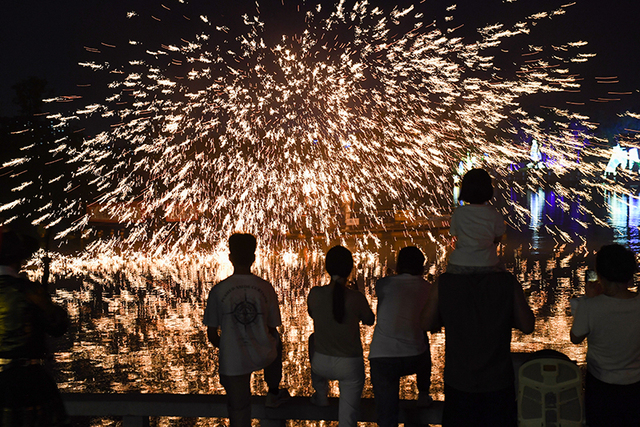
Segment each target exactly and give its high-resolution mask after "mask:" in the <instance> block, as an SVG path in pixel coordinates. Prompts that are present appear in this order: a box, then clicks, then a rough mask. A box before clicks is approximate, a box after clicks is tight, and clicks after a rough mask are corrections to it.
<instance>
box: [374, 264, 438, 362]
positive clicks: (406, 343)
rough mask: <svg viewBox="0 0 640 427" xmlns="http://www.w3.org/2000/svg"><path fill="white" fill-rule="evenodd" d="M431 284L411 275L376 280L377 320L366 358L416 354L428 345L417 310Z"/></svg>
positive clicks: (420, 311)
mask: <svg viewBox="0 0 640 427" xmlns="http://www.w3.org/2000/svg"><path fill="white" fill-rule="evenodd" d="M430 287H431V284H430V283H429V282H427V281H426V280H424V279H423V278H422V276H414V275H411V274H400V275H397V276H390V277H385V278H383V279H380V280H378V282H377V283H376V295H377V296H378V313H377V318H378V320H377V323H376V328H375V330H374V331H373V339H372V341H371V348H370V350H369V359H373V358H376V357H405V356H416V355H418V354H422V353H424V352H425V351H426V350H427V349H428V348H429V347H428V344H427V341H426V336H425V334H424V331H423V330H422V328H421V327H420V313H422V309H423V308H424V306H425V305H426V303H427V297H428V295H429V289H430Z"/></svg>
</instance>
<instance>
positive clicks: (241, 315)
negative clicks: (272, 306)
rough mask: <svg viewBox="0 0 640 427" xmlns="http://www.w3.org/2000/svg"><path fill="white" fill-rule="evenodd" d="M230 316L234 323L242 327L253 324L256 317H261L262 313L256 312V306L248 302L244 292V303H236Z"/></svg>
mask: <svg viewBox="0 0 640 427" xmlns="http://www.w3.org/2000/svg"><path fill="white" fill-rule="evenodd" d="M230 314H232V315H233V318H234V319H235V321H236V322H238V323H240V324H241V325H244V326H248V325H250V324H252V323H254V322H255V321H256V319H257V318H258V316H259V315H262V313H260V312H259V311H258V308H257V307H256V304H255V303H253V302H252V301H249V299H248V298H247V294H246V292H245V294H244V301H240V302H239V303H237V304H236V305H235V307H234V308H233V311H232V312H231V313H230Z"/></svg>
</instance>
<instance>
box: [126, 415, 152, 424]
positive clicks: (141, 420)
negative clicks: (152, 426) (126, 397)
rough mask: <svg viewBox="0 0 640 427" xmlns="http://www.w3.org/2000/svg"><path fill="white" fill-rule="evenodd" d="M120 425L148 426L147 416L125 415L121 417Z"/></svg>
mask: <svg viewBox="0 0 640 427" xmlns="http://www.w3.org/2000/svg"><path fill="white" fill-rule="evenodd" d="M122 427H149V417H144V416H142V417H141V416H132V415H125V416H124V417H122Z"/></svg>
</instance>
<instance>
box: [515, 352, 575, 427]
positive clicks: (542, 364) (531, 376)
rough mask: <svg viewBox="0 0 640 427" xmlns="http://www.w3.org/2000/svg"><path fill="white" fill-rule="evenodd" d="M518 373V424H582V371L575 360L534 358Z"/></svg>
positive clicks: (566, 426)
mask: <svg viewBox="0 0 640 427" xmlns="http://www.w3.org/2000/svg"><path fill="white" fill-rule="evenodd" d="M558 354H561V353H558ZM563 356H564V355H563ZM565 357H566V356H565ZM518 374H519V375H518V382H519V386H518V421H519V425H520V426H521V427H533V426H536V427H581V426H583V425H584V403H583V402H584V401H583V396H582V373H581V372H580V368H578V366H577V365H576V364H575V363H574V362H572V361H571V360H565V359H560V358H553V357H551V358H547V357H543V358H536V359H533V360H530V361H528V362H526V363H524V364H523V365H522V366H521V367H520V370H519V373H518Z"/></svg>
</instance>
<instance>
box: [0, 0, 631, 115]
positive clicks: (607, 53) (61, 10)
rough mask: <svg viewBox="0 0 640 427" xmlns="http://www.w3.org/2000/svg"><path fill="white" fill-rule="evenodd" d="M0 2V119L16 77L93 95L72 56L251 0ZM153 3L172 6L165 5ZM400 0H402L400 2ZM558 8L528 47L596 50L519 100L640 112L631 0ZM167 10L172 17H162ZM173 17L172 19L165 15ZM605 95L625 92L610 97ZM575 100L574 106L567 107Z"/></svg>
mask: <svg viewBox="0 0 640 427" xmlns="http://www.w3.org/2000/svg"><path fill="white" fill-rule="evenodd" d="M5 3H7V4H5V5H3V8H2V13H1V14H0V15H1V16H0V35H1V36H0V40H1V41H2V48H1V49H2V62H1V63H2V65H1V67H0V99H1V100H2V102H1V104H0V116H13V115H15V114H17V108H16V106H15V105H13V104H12V102H11V99H12V97H13V91H12V89H11V86H12V85H14V84H15V83H16V82H17V81H19V80H21V79H24V78H26V77H29V76H37V77H41V78H44V79H46V80H47V81H48V82H49V87H50V90H51V94H52V95H80V96H82V97H83V101H84V102H86V103H90V102H99V101H100V100H101V98H100V97H99V96H102V93H101V92H100V86H101V85H102V84H103V83H101V80H100V79H101V78H102V77H101V76H99V75H98V74H99V73H92V72H90V71H88V70H87V69H83V68H82V67H80V66H78V65H77V63H78V62H80V61H85V60H92V61H96V62H100V61H104V60H105V58H106V59H109V60H110V61H113V63H116V64H117V63H118V62H122V63H124V62H126V61H128V60H130V59H140V58H129V57H127V55H126V50H125V49H120V46H122V45H124V44H127V40H128V39H131V38H134V39H138V40H142V41H144V43H145V44H146V45H147V46H148V47H149V48H150V49H154V50H155V49H160V44H161V43H171V42H174V41H175V42H177V41H178V40H179V38H180V37H183V38H186V39H189V38H191V37H192V36H193V34H194V33H195V31H194V30H193V28H195V27H193V24H192V22H198V21H199V20H198V14H204V15H207V16H209V17H211V19H212V23H213V24H214V25H219V24H224V25H227V26H229V27H231V28H232V31H233V28H234V25H238V28H239V27H240V26H241V21H240V19H241V15H242V13H244V12H252V13H253V10H255V6H254V2H253V1H244V0H243V1H235V0H233V1H231V0H228V1H223V2H221V1H191V2H190V4H188V5H180V4H178V1H177V0H157V1H152V0H132V1H105V0H90V1H88V0H59V1H55V2H46V1H42V0H21V1H12V2H5ZM163 3H164V5H165V6H167V7H168V8H169V9H172V10H171V11H168V10H167V8H165V7H163ZM316 3H317V2H315V1H314V2H306V3H305V2H302V1H301V0H297V1H291V0H282V1H281V0H268V1H262V2H260V8H261V16H262V19H263V20H264V21H265V22H266V23H267V26H268V27H269V28H273V29H274V32H275V33H279V32H284V33H292V32H296V31H298V30H299V29H300V28H302V27H303V25H302V24H301V23H302V22H303V14H302V12H299V11H298V9H299V7H300V9H302V10H304V9H305V8H308V7H310V6H311V5H315V4H316ZM323 3H324V4H325V7H329V6H330V5H331V2H327V1H325V0H323ZM372 3H375V0H373V1H372ZM402 3H403V4H409V2H406V1H404V0H403V1H402ZM453 3H454V2H452V1H447V2H443V1H440V0H425V1H424V2H423V3H422V4H421V5H420V7H422V8H424V10H425V11H426V12H425V18H424V19H425V21H432V20H435V21H436V22H437V24H438V25H439V26H441V28H446V27H447V24H446V23H445V22H444V16H445V15H447V13H446V12H445V11H444V9H445V8H446V7H447V6H449V5H451V4H453ZM568 3H570V1H568V0H567V1H564V2H562V1H552V0H540V1H538V0H536V1H525V0H520V1H519V2H517V3H507V2H502V1H499V0H483V1H477V0H473V1H463V2H459V3H458V4H457V10H456V11H455V12H454V13H453V16H454V17H455V20H454V21H453V23H454V24H452V25H450V26H458V25H460V24H464V27H463V28H461V29H460V30H458V32H459V34H460V35H463V36H465V37H472V34H473V31H472V30H473V29H474V28H476V27H480V26H483V25H485V24H487V23H495V22H504V23H509V22H514V20H515V18H516V17H517V18H520V17H523V16H525V14H524V13H523V12H529V11H541V10H551V9H552V8H553V7H554V6H559V5H563V4H568ZM348 4H350V3H349V2H348ZM380 4H382V5H384V4H385V3H384V2H382V3H380ZM132 10H135V11H137V12H138V13H139V16H138V17H136V18H135V19H136V20H135V21H134V20H132V19H129V20H128V19H127V18H126V16H125V15H126V12H128V11H132ZM567 10H568V12H567V14H566V15H564V16H560V17H556V18H554V19H553V20H546V21H545V22H543V23H542V24H541V25H539V28H537V29H534V34H532V36H531V37H528V38H527V41H529V42H530V43H534V44H536V45H547V44H560V43H564V42H568V41H578V40H585V41H588V42H589V45H588V46H586V47H585V48H583V50H582V51H583V52H588V53H595V54H596V55H597V56H596V57H595V58H592V59H591V60H590V61H589V62H587V63H586V64H576V65H575V66H572V67H571V70H572V71H573V72H574V73H578V74H580V76H581V77H583V78H584V80H583V82H582V83H583V88H582V90H581V92H580V93H572V94H563V95H562V96H557V95H555V96H553V97H546V98H545V97H542V99H538V98H535V99H527V100H524V101H523V104H524V105H525V106H527V105H528V104H531V105H533V104H535V105H547V104H555V105H556V106H559V107H561V108H571V109H574V110H576V111H579V112H583V113H586V114H588V115H590V116H591V117H593V118H594V119H595V120H598V121H603V122H604V121H611V120H612V118H615V113H617V112H622V111H625V110H626V109H631V110H632V111H635V112H640V111H639V110H640V92H639V91H638V90H639V89H640V82H639V80H640V79H639V77H638V70H640V44H639V43H638V36H637V34H638V30H637V22H636V21H637V17H638V16H640V4H639V3H636V2H597V1H592V0H578V2H577V3H576V4H575V5H573V6H571V7H569V8H568V9H567ZM178 11H180V12H187V13H189V14H191V18H192V21H191V22H189V21H187V20H184V19H182V17H181V14H178V13H177V12H178ZM171 15H174V17H173V18H171ZM152 16H155V17H156V18H159V19H160V21H158V20H157V19H153V18H152ZM175 16H179V17H180V19H181V20H180V21H177V20H175ZM200 24H201V22H200ZM111 46H116V47H117V48H112V47H111ZM85 47H88V48H91V49H98V50H100V51H101V52H102V53H101V54H96V53H93V52H91V51H90V50H87V49H86V48H85ZM118 55H120V56H118ZM107 56H108V58H107ZM596 77H616V79H615V81H618V83H616V84H611V83H607V84H604V83H598V79H596ZM600 81H602V80H600ZM88 85H91V86H88ZM609 92H614V93H626V92H631V94H630V95H629V94H625V95H618V94H614V95H611V94H610V93H609ZM92 98H95V99H92ZM607 98H611V99H617V98H619V99H620V101H608V102H603V101H604V100H606V99H607ZM81 102H82V101H81ZM567 102H569V103H567ZM581 103H584V105H576V104H581ZM76 105H79V104H76Z"/></svg>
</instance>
